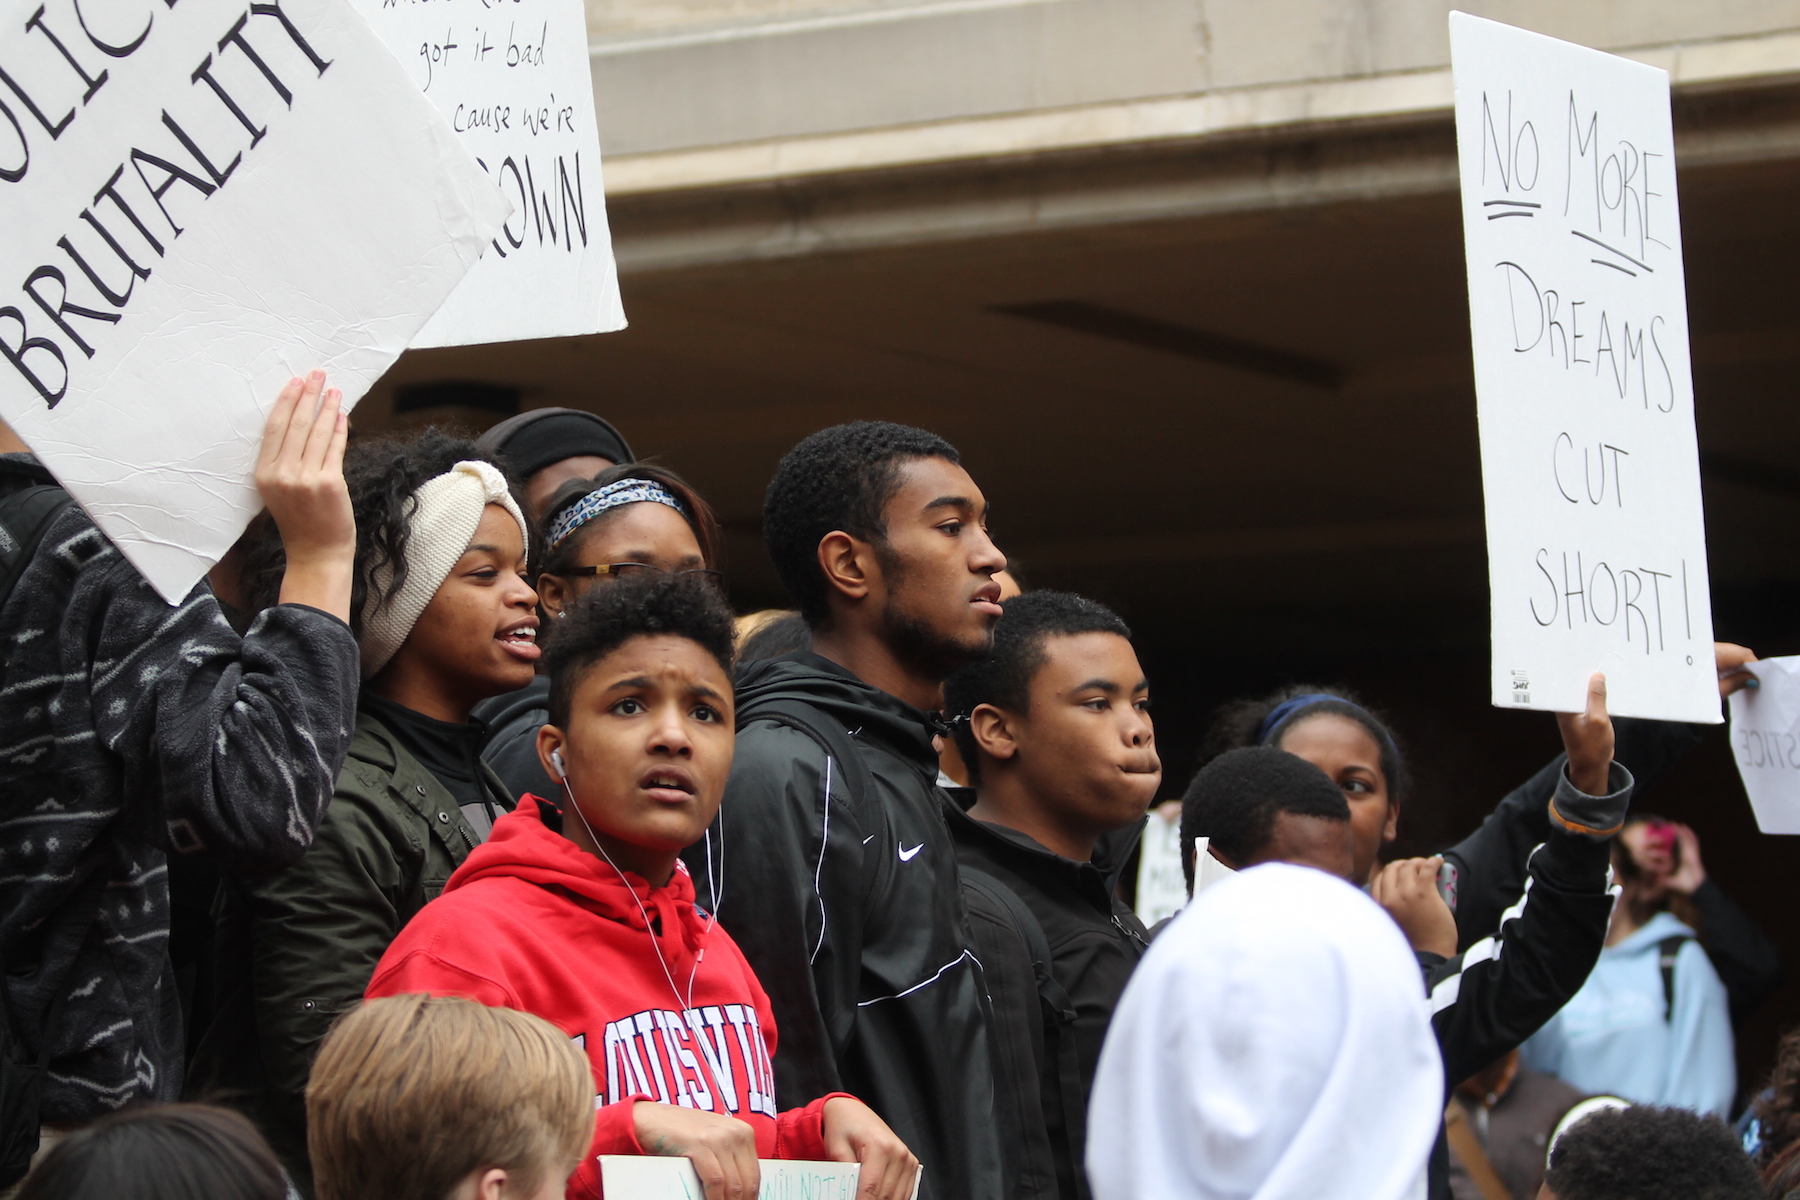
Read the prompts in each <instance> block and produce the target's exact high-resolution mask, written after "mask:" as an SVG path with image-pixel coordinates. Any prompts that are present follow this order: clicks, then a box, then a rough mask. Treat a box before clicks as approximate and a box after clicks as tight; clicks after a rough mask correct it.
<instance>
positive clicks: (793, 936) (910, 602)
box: [685, 422, 1007, 1200]
mask: <svg viewBox="0 0 1800 1200" xmlns="http://www.w3.org/2000/svg"><path fill="white" fill-rule="evenodd" d="M986 524H987V501H986V500H985V499H983V497H982V495H981V491H980V489H979V488H977V487H976V486H975V482H974V480H972V479H970V478H969V474H968V472H967V471H965V470H963V468H962V466H961V465H960V464H959V462H958V459H957V454H956V450H955V449H954V448H953V447H952V446H951V445H950V444H949V443H947V442H945V441H944V440H943V439H942V438H939V437H937V436H936V435H934V434H930V433H927V432H925V431H924V430H922V429H912V428H908V427H906V426H903V425H891V424H887V423H885V422H859V423H857V424H853V425H839V426H835V427H833V428H831V429H826V430H822V431H820V432H818V433H815V434H813V435H812V436H811V437H809V438H807V439H805V440H804V441H802V442H801V443H800V444H799V445H798V446H796V447H794V449H793V450H791V451H789V452H788V454H787V456H786V457H784V458H783V459H782V460H781V465H780V466H779V467H777V468H776V472H775V478H774V480H773V481H771V483H770V484H769V491H768V496H767V498H766V500H765V502H764V505H763V534H764V538H765V540H766V541H767V543H768V547H769V554H770V556H771V557H772V558H773V559H774V561H775V567H776V569H777V570H778V571H779V572H780V574H781V578H782V582H783V583H785V584H786V585H787V588H788V591H789V592H791V593H792V594H793V597H794V600H795V602H796V603H797V605H798V607H799V609H800V611H801V613H802V614H803V615H804V616H805V617H806V620H807V622H808V624H809V625H811V626H812V629H813V652H812V653H796V654H790V655H785V656H783V657H781V658H778V659H774V660H771V661H767V662H759V663H754V664H751V665H750V666H749V667H748V668H747V669H746V670H745V671H744V673H743V674H742V675H740V676H739V678H738V681H737V722H738V734H737V753H736V757H735V759H734V762H733V765H732V769H731V778H730V781H729V782H728V783H727V784H726V789H725V799H724V802H723V804H722V806H721V808H720V810H719V817H718V820H717V821H716V823H715V825H714V828H713V830H712V832H711V833H710V834H709V836H708V837H707V838H706V839H704V840H703V841H702V842H701V843H700V844H699V845H697V846H695V847H693V848H691V849H690V850H688V852H687V853H686V855H685V857H686V859H687V862H688V864H689V868H690V870H691V871H692V872H693V874H694V877H695V880H696V882H699V881H701V880H716V881H717V885H718V886H717V889H716V892H715V889H714V888H713V887H711V886H703V887H701V889H700V891H701V893H702V894H701V897H700V901H701V903H702V904H703V905H705V906H706V907H709V908H713V909H716V911H717V912H718V916H719V921H720V923H721V924H723V925H724V926H725V928H726V930H727V931H728V932H729V933H730V934H731V936H732V937H733V938H734V939H736V941H737V943H738V945H739V946H740V947H741V948H742V949H743V951H744V956H745V957H746V958H747V959H748V960H749V962H750V965H751V966H752V967H753V968H754V969H755V971H756V974H757V977H758V978H759V979H761V980H762V981H763V986H764V987H766V988H767V989H768V992H769V1000H770V1003H771V1004H772V1006H773V1007H774V1010H775V1019H776V1025H777V1027H778V1028H779V1029H780V1031H781V1039H780V1043H779V1046H778V1048H777V1050H776V1054H775V1087H776V1096H777V1101H778V1103H780V1104H781V1105H784V1106H787V1107H794V1106H798V1105H804V1104H807V1103H808V1102H810V1101H812V1100H815V1099H817V1098H818V1097H820V1096H823V1095H826V1094H827V1093H830V1092H835V1091H848V1092H852V1093H854V1094H855V1095H857V1096H859V1097H861V1098H862V1099H863V1100H864V1101H865V1102H867V1103H868V1105H869V1106H870V1107H871V1108H873V1109H874V1110H875V1111H876V1113H878V1114H879V1115H880V1116H881V1117H882V1119H883V1120H885V1121H886V1122H887V1123H888V1124H889V1126H891V1127H892V1128H893V1131H894V1132H895V1133H896V1134H898V1135H899V1136H900V1138H901V1140H902V1141H904V1142H905V1143H906V1144H907V1146H909V1147H910V1148H911V1149H912V1150H913V1152H914V1153H915V1154H917V1155H918V1157H919V1161H920V1162H921V1163H922V1164H923V1165H924V1168H925V1172H924V1178H923V1184H922V1186H921V1188H920V1192H919V1194H920V1196H921V1197H928V1198H934V1200H963V1198H968V1200H976V1198H980V1200H988V1198H990V1197H998V1196H1002V1195H1004V1194H1005V1192H1006V1186H1007V1185H1006V1182H1005V1172H1004V1170H1003V1169H1002V1159H1003V1155H1004V1154H1005V1153H1006V1151H1005V1149H1004V1146H1003V1142H1002V1138H1001V1135H1000V1133H999V1131H998V1130H997V1128H996V1125H995V1119H994V1118H995V1112H994V1081H993V1066H992V1056H991V1052H990V1048H989V1035H988V1024H987V1022H988V1015H987V1005H986V988H985V987H984V985H983V983H982V979H981V967H980V964H979V962H978V961H977V959H976V956H975V954H974V952H973V951H972V949H971V947H970V944H969V932H968V921H967V915H966V913H965V911H964V908H963V899H962V889H961V884H960V882H959V879H958V876H957V870H956V859H955V853H956V851H955V847H954V846H953V845H952V844H951V841H950V835H949V831H948V830H946V829H945V827H944V813H943V807H942V806H943V804H944V803H945V800H944V795H943V793H942V792H941V791H939V790H938V787H937V784H936V779H937V754H936V751H935V750H934V749H933V747H932V736H933V734H934V733H936V732H937V730H938V728H939V727H940V726H939V722H938V721H937V719H936V718H935V717H934V716H933V714H932V711H931V710H933V709H935V708H936V707H937V706H938V693H939V689H940V687H941V685H942V683H943V679H944V677H945V676H946V675H948V674H949V673H950V672H951V671H952V670H954V669H955V668H956V667H958V666H961V665H962V664H963V663H965V662H968V661H970V660H972V659H975V658H978V657H980V656H981V655H983V654H985V653H986V652H987V650H988V647H989V645H990V644H991V643H992V640H993V629H994V623H995V622H996V621H998V620H999V619H1000V605H999V603H998V600H999V595H1000V585H999V584H998V583H996V582H995V581H994V578H993V576H994V573H995V572H996V571H999V570H1001V569H1002V568H1003V567H1005V566H1006V558H1005V557H1004V556H1003V555H1002V554H1001V553H1000V551H999V550H998V549H996V548H995V546H994V543H993V542H992V541H991V540H989V538H988V535H987V528H986ZM709 856H710V857H711V858H712V860H713V861H712V865H711V869H710V870H709V863H708V859H709Z"/></svg>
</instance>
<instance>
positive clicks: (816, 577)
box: [763, 421, 962, 627]
mask: <svg viewBox="0 0 1800 1200" xmlns="http://www.w3.org/2000/svg"><path fill="white" fill-rule="evenodd" d="M921 458H941V459H945V460H946V461H949V462H952V463H960V462H961V461H962V459H961V457H960V456H959V455H958V454H957V453H956V447H954V446H952V445H951V444H950V443H949V442H946V441H945V440H944V439H943V438H941V437H939V436H938V435H937V434H935V433H930V432H927V431H926V430H923V429H914V428H913V427H912V426H910V425H895V424H893V423H892V422H889V421H857V422H854V423H852V424H849V425H833V426H832V427H831V428H829V429H821V430H819V432H817V433H815V434H813V435H812V436H810V437H808V438H806V439H804V440H803V441H801V443H800V444H799V445H797V446H795V447H794V448H793V449H792V450H789V451H788V452H787V453H786V454H785V455H783V456H782V459H781V463H780V465H778V466H777V467H776V468H775V478H773V479H771V480H770V481H769V490H768V493H767V494H766V495H765V496H764V497H763V539H764V541H765V542H766V543H767V544H768V547H769V557H770V558H771V559H773V560H774V563H775V571H776V573H777V574H778V575H780V576H781V582H782V583H783V584H784V585H785V586H786V587H787V590H788V594H789V595H791V596H792V597H793V598H794V604H795V605H796V606H797V607H798V608H799V609H800V613H801V615H802V616H804V617H805V618H806V621H807V624H809V625H812V626H815V627H816V626H818V625H819V624H820V623H821V622H823V621H824V620H825V619H826V618H827V617H828V616H829V615H830V612H831V610H830V608H829V606H828V604H827V597H828V596H829V594H830V592H829V587H828V585H827V584H826V582H825V575H824V572H823V571H821V570H820V569H819V543H820V542H821V541H823V540H824V538H825V535H826V534H828V533H832V532H834V531H837V530H842V531H843V532H845V533H848V534H850V535H851V536H852V537H857V538H861V539H862V540H864V541H867V542H876V543H880V542H884V541H885V540H886V538H887V519H886V509H887V504H888V501H890V500H892V499H893V498H894V493H895V492H897V491H899V490H900V468H901V467H902V466H904V465H905V464H906V463H908V462H911V461H913V460H915V459H921Z"/></svg>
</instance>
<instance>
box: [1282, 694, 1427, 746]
mask: <svg viewBox="0 0 1800 1200" xmlns="http://www.w3.org/2000/svg"><path fill="white" fill-rule="evenodd" d="M1325 703H1331V704H1341V705H1343V706H1344V707H1345V708H1348V709H1351V710H1352V711H1354V712H1358V713H1361V714H1362V715H1363V717H1364V718H1366V719H1367V721H1368V723H1369V725H1370V726H1371V727H1373V728H1374V729H1378V730H1381V742H1382V748H1383V749H1385V750H1386V751H1387V752H1388V753H1389V754H1393V755H1395V757H1398V751H1397V750H1396V749H1395V748H1394V739H1393V738H1392V737H1390V736H1389V735H1388V733H1387V728H1386V726H1384V725H1382V723H1381V722H1380V721H1377V720H1376V719H1375V718H1374V717H1373V716H1372V715H1371V714H1370V713H1369V710H1368V709H1366V708H1364V707H1363V706H1362V705H1360V704H1358V703H1356V702H1355V701H1353V700H1346V699H1344V698H1343V697H1342V696H1333V695H1329V694H1328V693H1325V692H1308V693H1307V694H1306V695H1304V696H1295V697H1294V698H1293V699H1292V700H1283V701H1282V702H1281V703H1280V704H1277V705H1276V706H1275V707H1274V709H1273V710H1271V711H1270V713H1269V715H1268V716H1266V717H1264V718H1263V719H1262V724H1261V725H1258V726H1257V727H1256V744H1257V745H1259V746H1266V745H1268V744H1269V739H1270V738H1272V737H1273V736H1274V735H1275V732H1276V731H1277V730H1279V729H1280V728H1281V727H1282V725H1283V724H1285V723H1286V722H1287V720H1288V718H1289V717H1292V716H1294V715H1295V714H1296V713H1298V712H1300V711H1301V710H1302V709H1307V708H1312V707H1313V706H1314V705H1318V704H1325Z"/></svg>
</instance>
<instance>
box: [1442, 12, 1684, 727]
mask: <svg viewBox="0 0 1800 1200" xmlns="http://www.w3.org/2000/svg"><path fill="white" fill-rule="evenodd" d="M1450 46H1451V60H1452V63H1453V68H1454V74H1455V81H1456V140H1457V152H1458V157H1459V159H1460V163H1461V171H1462V205H1463V234H1464V245H1465V248H1466V250H1467V255H1468V273H1469V320H1470V326H1471V333H1472V336H1473V340H1474V350H1475V389H1476V395H1477V407H1478V411H1479V416H1480V424H1481V468H1482V484H1483V489H1484V491H1485V493H1486V497H1487V536H1488V576H1489V584H1490V587H1491V593H1492V630H1493V655H1494V657H1493V680H1492V684H1493V702H1494V703H1495V704H1497V705H1501V706H1505V707H1516V708H1534V709H1552V710H1557V711H1579V710H1580V709H1582V708H1583V707H1584V703H1585V695H1586V688H1587V681H1588V676H1589V675H1590V674H1591V673H1592V672H1593V671H1595V670H1604V671H1605V672H1606V674H1607V679H1608V685H1609V697H1608V700H1609V706H1610V708H1611V709H1612V711H1613V712H1614V713H1615V714H1618V715H1623V716H1639V717H1661V718H1666V719H1670V720H1678V721H1695V722H1707V723H1712V724H1717V723H1718V721H1719V719H1720V717H1719V695H1718V689H1717V679H1716V676H1715V674H1714V667H1713V655H1712V608H1711V604H1710V601H1709V594H1708V585H1707V570H1706V531H1705V523H1704V517H1703V514H1702V510H1701V497H1700V467H1699V456H1698V450H1697V445H1696V442H1695V437H1694V390H1693V381H1692V376H1691V373H1690V369H1689V361H1688V323H1687V300H1686V290H1685V285H1684V282H1683V274H1682V261H1681V224H1680V219H1679V215H1678V213H1677V209H1676V201H1675V147H1674V137H1673V133H1672V131H1671V126H1670V120H1669V77H1668V75H1667V73H1665V72H1663V71H1661V70H1658V69H1657V68H1655V67H1649V66H1645V65H1643V64H1641V63H1635V62H1631V61H1629V60H1627V59H1623V58H1617V57H1614V56H1612V55H1609V54H1602V53H1600V52H1599V51H1596V50H1590V49H1587V48H1585V47H1582V46H1575V45H1571V44H1569V43H1567V42H1560V41H1557V40H1555V39H1553V38H1547V37H1543V36H1541V35H1539V34H1535V33H1527V32H1525V31H1524V30H1520V29H1514V28H1511V27H1510V26H1506V25H1501V24H1498V23H1496V22H1493V21H1485V20H1481V19H1479V18H1476V17H1471V16H1468V15H1466V14H1463V13H1452V14H1451V15H1450Z"/></svg>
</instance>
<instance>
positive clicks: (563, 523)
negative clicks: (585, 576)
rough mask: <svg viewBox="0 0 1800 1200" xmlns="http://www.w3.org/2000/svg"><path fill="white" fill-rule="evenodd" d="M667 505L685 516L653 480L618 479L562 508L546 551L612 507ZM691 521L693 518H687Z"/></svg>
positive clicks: (671, 495) (685, 512)
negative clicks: (645, 504)
mask: <svg viewBox="0 0 1800 1200" xmlns="http://www.w3.org/2000/svg"><path fill="white" fill-rule="evenodd" d="M644 503H650V504H666V505H668V506H669V507H670V508H672V509H674V510H675V511H676V512H678V513H680V514H681V515H682V516H684V517H687V516H688V510H687V509H686V508H684V507H683V506H682V503H681V501H679V500H677V499H676V498H675V493H674V492H671V491H670V490H669V489H668V488H666V487H664V486H663V485H662V484H660V483H658V482H656V480H654V479H621V480H619V481H618V482H617V483H609V484H607V485H606V486H605V487H603V488H595V489H594V490H593V491H591V492H589V493H588V494H587V495H585V496H583V497H582V498H581V499H579V500H577V501H576V502H575V503H573V504H571V505H569V507H567V508H565V509H563V512H562V516H560V517H558V518H556V522H555V524H553V525H551V526H550V536H549V538H548V545H547V546H546V547H545V548H546V549H548V550H554V549H556V548H557V547H558V546H560V545H562V544H563V543H564V542H566V541H568V540H569V535H570V534H572V533H574V532H575V531H576V530H577V529H580V528H581V527H582V526H583V525H586V524H587V523H588V522H589V521H591V520H593V519H594V518H595V517H597V516H599V515H600V514H601V513H603V512H607V511H609V510H611V509H615V508H623V507H624V506H625V505H627V504H644ZM688 519H689V520H692V519H693V518H692V517H689V518H688Z"/></svg>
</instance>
